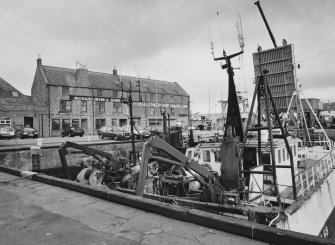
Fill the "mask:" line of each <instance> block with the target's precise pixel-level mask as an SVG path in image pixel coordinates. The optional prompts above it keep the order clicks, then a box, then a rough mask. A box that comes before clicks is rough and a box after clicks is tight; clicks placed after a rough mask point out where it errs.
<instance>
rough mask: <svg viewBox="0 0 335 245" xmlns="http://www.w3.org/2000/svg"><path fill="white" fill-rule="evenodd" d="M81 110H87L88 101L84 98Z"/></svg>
mask: <svg viewBox="0 0 335 245" xmlns="http://www.w3.org/2000/svg"><path fill="white" fill-rule="evenodd" d="M80 103H81V104H80V111H81V112H87V101H86V100H82V101H81V102H80Z"/></svg>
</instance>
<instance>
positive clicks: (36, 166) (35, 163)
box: [31, 154, 41, 172]
mask: <svg viewBox="0 0 335 245" xmlns="http://www.w3.org/2000/svg"><path fill="white" fill-rule="evenodd" d="M40 157H41V156H40V154H33V155H32V157H31V158H32V171H33V172H39V171H40V168H41V159H40Z"/></svg>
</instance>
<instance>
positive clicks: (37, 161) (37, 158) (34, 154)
mask: <svg viewBox="0 0 335 245" xmlns="http://www.w3.org/2000/svg"><path fill="white" fill-rule="evenodd" d="M37 143H38V144H37V146H32V147H30V152H31V171H33V172H39V171H40V169H41V145H42V144H41V141H38V142H37Z"/></svg>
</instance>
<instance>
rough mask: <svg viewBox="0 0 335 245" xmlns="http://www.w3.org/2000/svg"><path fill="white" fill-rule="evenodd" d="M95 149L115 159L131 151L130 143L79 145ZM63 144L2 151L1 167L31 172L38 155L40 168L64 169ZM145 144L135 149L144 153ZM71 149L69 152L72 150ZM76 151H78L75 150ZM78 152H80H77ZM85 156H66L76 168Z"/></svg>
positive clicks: (126, 155) (0, 156)
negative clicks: (61, 158)
mask: <svg viewBox="0 0 335 245" xmlns="http://www.w3.org/2000/svg"><path fill="white" fill-rule="evenodd" d="M79 144H81V145H85V146H88V147H90V148H93V149H98V150H101V151H104V152H108V153H111V154H112V155H113V157H124V158H128V156H129V151H131V143H130V142H100V143H79ZM60 146H61V144H53V145H48V146H37V145H31V146H28V147H27V146H26V147H20V148H15V149H0V165H1V166H5V167H11V168H16V169H23V170H31V168H32V161H33V155H35V157H36V155H38V161H39V168H40V169H41V170H42V169H49V168H59V167H62V164H61V160H60V157H59V152H58V149H59V147H60ZM142 147H143V143H142V142H136V143H135V149H136V151H138V152H141V151H142ZM70 149H71V148H69V149H68V150H70ZM75 150H76V149H75ZM76 151H78V150H76ZM83 156H85V155H84V154H82V153H80V154H71V153H69V154H68V155H67V156H66V159H67V163H68V165H69V166H75V165H78V164H79V163H80V161H81V160H83V159H82V158H81V157H83Z"/></svg>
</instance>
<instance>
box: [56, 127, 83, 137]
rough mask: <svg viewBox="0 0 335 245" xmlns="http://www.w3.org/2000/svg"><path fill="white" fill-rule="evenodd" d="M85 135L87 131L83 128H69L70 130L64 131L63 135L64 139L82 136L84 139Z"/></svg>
mask: <svg viewBox="0 0 335 245" xmlns="http://www.w3.org/2000/svg"><path fill="white" fill-rule="evenodd" d="M84 133H85V130H84V129H82V128H68V129H64V130H63V132H62V133H61V135H62V137H65V136H70V137H74V136H80V137H83V135H84Z"/></svg>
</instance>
